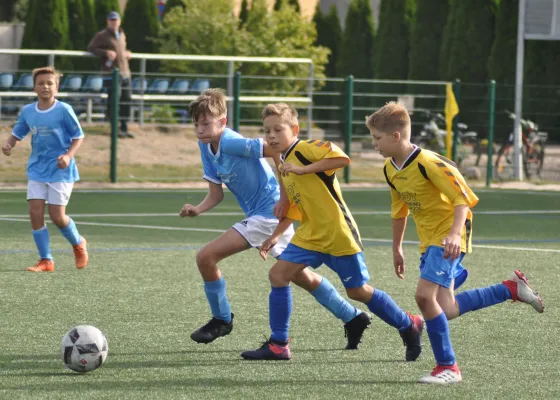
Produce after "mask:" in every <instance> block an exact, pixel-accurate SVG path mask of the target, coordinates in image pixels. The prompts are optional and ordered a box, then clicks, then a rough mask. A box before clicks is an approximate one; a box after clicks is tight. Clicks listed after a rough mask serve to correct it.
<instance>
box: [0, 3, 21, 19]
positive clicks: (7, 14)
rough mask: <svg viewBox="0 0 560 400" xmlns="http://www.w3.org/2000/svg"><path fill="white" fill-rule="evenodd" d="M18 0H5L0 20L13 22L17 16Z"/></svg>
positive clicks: (1, 8) (0, 8) (0, 10)
mask: <svg viewBox="0 0 560 400" xmlns="http://www.w3.org/2000/svg"><path fill="white" fill-rule="evenodd" d="M17 1H18V0H4V1H3V4H2V7H0V21H7V22H11V21H13V20H14V18H15V16H16V3H17Z"/></svg>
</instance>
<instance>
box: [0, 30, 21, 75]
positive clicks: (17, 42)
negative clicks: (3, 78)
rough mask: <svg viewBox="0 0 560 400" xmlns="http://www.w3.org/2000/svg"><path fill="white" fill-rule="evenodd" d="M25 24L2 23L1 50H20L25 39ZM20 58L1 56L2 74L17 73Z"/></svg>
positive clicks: (8, 55) (0, 68) (0, 32)
mask: <svg viewBox="0 0 560 400" xmlns="http://www.w3.org/2000/svg"><path fill="white" fill-rule="evenodd" d="M24 26H25V24H23V23H17V24H8V23H0V49H19V48H20V47H21V40H22V39H23V28H24ZM18 60H19V56H17V55H11V54H0V72H9V71H15V70H16V69H17V66H18Z"/></svg>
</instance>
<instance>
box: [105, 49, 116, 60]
mask: <svg viewBox="0 0 560 400" xmlns="http://www.w3.org/2000/svg"><path fill="white" fill-rule="evenodd" d="M107 58H108V59H109V60H114V59H115V58H117V53H116V52H115V51H113V50H107Z"/></svg>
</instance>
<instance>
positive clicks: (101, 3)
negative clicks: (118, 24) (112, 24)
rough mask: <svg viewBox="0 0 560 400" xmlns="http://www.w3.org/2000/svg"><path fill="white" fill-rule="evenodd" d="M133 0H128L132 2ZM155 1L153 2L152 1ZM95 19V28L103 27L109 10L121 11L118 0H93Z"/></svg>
mask: <svg viewBox="0 0 560 400" xmlns="http://www.w3.org/2000/svg"><path fill="white" fill-rule="evenodd" d="M133 2H134V1H129V3H133ZM154 3H155V2H154ZM94 5H95V21H96V22H97V30H101V29H104V28H105V26H106V25H107V15H109V13H110V12H111V11H116V12H118V13H119V14H120V13H121V7H120V6H119V0H95V1H94Z"/></svg>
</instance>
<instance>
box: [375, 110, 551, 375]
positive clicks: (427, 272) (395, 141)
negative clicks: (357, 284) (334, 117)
mask: <svg viewBox="0 0 560 400" xmlns="http://www.w3.org/2000/svg"><path fill="white" fill-rule="evenodd" d="M366 125H367V127H368V128H369V129H370V131H371V135H372V136H373V140H374V143H375V146H376V149H377V150H378V151H379V153H380V154H381V155H382V156H384V157H388V159H387V160H386V162H385V166H384V168H383V172H384V173H385V178H386V180H387V183H388V184H389V186H390V191H391V199H392V204H391V216H392V218H393V262H394V266H395V272H396V274H397V276H398V277H399V278H401V279H402V278H403V277H404V272H405V264H404V257H403V251H402V241H403V237H404V231H405V227H406V218H407V216H408V214H409V212H411V213H412V216H413V218H414V222H415V223H416V228H417V231H418V236H419V237H420V252H421V253H422V256H421V258H420V280H419V282H418V287H417V289H416V303H417V304H418V307H419V308H420V310H421V311H422V315H423V316H424V319H425V321H426V330H427V332H428V337H429V338H430V342H431V344H432V349H433V352H434V356H435V359H436V363H437V365H436V367H435V368H434V370H433V371H432V373H431V374H430V375H427V376H425V377H422V378H420V382H421V383H435V384H447V383H457V382H460V381H461V380H462V377H461V371H460V370H459V367H458V366H457V363H456V362H455V354H454V353H453V348H452V346H451V340H450V338H449V326H448V323H447V321H448V320H450V319H453V318H456V317H458V316H460V315H463V314H465V313H466V312H469V311H475V310H479V309H481V308H485V307H489V306H492V305H495V304H498V303H502V302H504V301H506V300H508V299H512V300H513V301H521V302H524V303H528V304H530V305H531V306H533V308H534V309H535V310H536V311H538V312H540V313H542V312H543V310H544V306H543V303H542V299H541V298H540V296H539V295H538V293H536V292H534V291H533V290H532V289H531V287H530V286H529V284H528V282H527V278H526V277H525V276H524V275H523V273H521V272H520V271H514V273H513V275H512V277H511V278H510V279H509V280H505V281H503V283H501V284H497V285H494V286H489V287H486V288H478V289H471V290H467V291H465V292H462V293H460V294H458V295H457V296H455V295H454V290H455V289H457V288H458V287H459V286H460V285H461V284H463V283H464V282H465V279H466V278H467V271H466V270H465V269H464V268H463V266H462V265H461V261H462V260H463V257H464V255H465V253H469V252H471V240H472V213H471V210H470V209H471V208H472V207H474V206H475V205H476V204H477V203H478V197H476V195H475V194H474V193H473V192H472V191H471V189H470V188H469V187H468V186H467V184H466V183H465V180H464V179H463V177H462V176H461V174H460V172H459V171H458V170H457V168H456V166H455V164H454V163H453V162H452V161H450V160H448V159H447V158H445V157H443V156H440V155H438V154H436V153H433V152H431V151H429V150H424V149H420V148H418V147H417V146H415V145H413V144H411V143H410V116H409V115H408V111H407V110H406V108H404V107H403V106H402V105H400V104H397V103H394V102H391V103H388V104H387V105H385V106H384V107H382V108H381V109H379V110H378V111H376V112H375V113H373V114H372V115H371V116H369V117H368V118H367V120H366Z"/></svg>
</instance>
